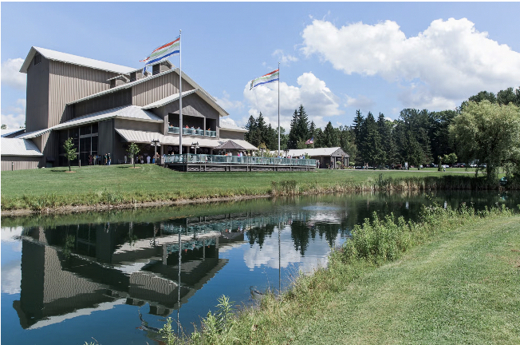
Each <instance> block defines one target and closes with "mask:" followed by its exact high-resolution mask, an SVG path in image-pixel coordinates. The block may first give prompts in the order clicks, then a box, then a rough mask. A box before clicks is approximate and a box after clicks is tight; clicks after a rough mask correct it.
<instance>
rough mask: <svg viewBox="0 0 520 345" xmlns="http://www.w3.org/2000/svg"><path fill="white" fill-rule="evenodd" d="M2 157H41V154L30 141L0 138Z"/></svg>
mask: <svg viewBox="0 0 520 345" xmlns="http://www.w3.org/2000/svg"><path fill="white" fill-rule="evenodd" d="M1 142H2V156H26V157H41V156H43V154H42V153H41V152H40V150H38V147H36V145H35V144H34V143H33V142H32V141H30V140H25V139H17V138H2V141H1Z"/></svg>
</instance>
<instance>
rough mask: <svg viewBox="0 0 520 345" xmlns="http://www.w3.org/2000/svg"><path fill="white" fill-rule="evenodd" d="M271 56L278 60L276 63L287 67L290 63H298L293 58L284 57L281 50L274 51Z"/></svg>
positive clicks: (295, 58)
mask: <svg viewBox="0 0 520 345" xmlns="http://www.w3.org/2000/svg"><path fill="white" fill-rule="evenodd" d="M272 56H274V57H276V58H278V61H280V63H281V64H283V65H288V64H289V63H290V62H296V61H298V58H297V57H295V56H292V55H285V54H284V52H283V50H282V49H276V50H275V51H274V52H273V54H272Z"/></svg>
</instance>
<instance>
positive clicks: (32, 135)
mask: <svg viewBox="0 0 520 345" xmlns="http://www.w3.org/2000/svg"><path fill="white" fill-rule="evenodd" d="M50 131H52V129H51V128H45V129H40V130H39V131H33V132H29V133H23V134H20V135H17V136H16V138H17V139H32V138H36V137H39V136H40V135H44V134H45V133H47V132H50Z"/></svg>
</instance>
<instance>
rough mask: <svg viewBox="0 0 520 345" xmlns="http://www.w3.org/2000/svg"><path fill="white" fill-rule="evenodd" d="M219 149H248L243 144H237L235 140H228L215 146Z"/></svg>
mask: <svg viewBox="0 0 520 345" xmlns="http://www.w3.org/2000/svg"><path fill="white" fill-rule="evenodd" d="M215 149H217V150H246V148H245V147H243V146H241V145H240V144H237V143H236V142H234V141H233V140H228V141H226V142H224V143H223V144H220V145H219V146H217V147H215Z"/></svg>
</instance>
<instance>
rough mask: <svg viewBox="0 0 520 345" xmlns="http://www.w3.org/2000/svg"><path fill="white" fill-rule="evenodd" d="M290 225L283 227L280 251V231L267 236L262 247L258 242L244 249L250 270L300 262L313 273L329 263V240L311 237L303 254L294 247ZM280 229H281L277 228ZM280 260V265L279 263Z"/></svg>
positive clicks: (301, 268) (306, 270) (286, 265)
mask: <svg viewBox="0 0 520 345" xmlns="http://www.w3.org/2000/svg"><path fill="white" fill-rule="evenodd" d="M290 229H291V228H290V226H286V227H284V228H283V229H282V232H281V234H280V251H278V233H277V232H275V233H273V235H272V236H271V237H266V238H265V240H264V244H263V246H262V248H260V246H259V245H258V244H256V243H255V244H254V245H253V246H252V247H250V248H247V249H246V250H245V251H244V262H245V264H246V266H247V267H248V268H249V270H250V271H253V270H254V269H255V268H261V267H262V266H267V267H269V268H274V269H278V268H279V267H280V266H281V267H282V268H287V267H288V266H289V265H291V264H300V266H299V269H300V270H301V271H302V272H304V273H311V272H313V271H314V270H315V269H316V268H318V267H325V266H326V265H327V263H328V254H329V253H330V248H329V245H328V243H327V241H323V240H313V239H311V240H310V241H309V243H308V246H307V248H306V250H305V256H302V255H301V254H300V252H299V251H298V250H296V249H295V248H294V242H293V240H292V238H291V231H290ZM277 231H279V230H277ZM278 262H280V265H279V264H278Z"/></svg>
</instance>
